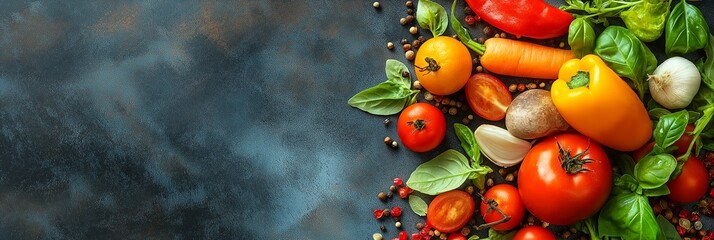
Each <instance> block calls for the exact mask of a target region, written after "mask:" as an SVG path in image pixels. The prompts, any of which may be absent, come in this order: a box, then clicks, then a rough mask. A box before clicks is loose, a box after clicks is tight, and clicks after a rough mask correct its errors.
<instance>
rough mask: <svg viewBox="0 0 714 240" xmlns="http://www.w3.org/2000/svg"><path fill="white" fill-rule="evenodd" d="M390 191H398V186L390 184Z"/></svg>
mask: <svg viewBox="0 0 714 240" xmlns="http://www.w3.org/2000/svg"><path fill="white" fill-rule="evenodd" d="M389 191H390V192H396V191H397V186H394V185H392V186H389Z"/></svg>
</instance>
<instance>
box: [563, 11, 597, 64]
mask: <svg viewBox="0 0 714 240" xmlns="http://www.w3.org/2000/svg"><path fill="white" fill-rule="evenodd" d="M568 44H569V45H570V49H571V50H572V51H573V54H575V56H576V57H578V58H582V57H583V56H585V55H588V54H591V53H593V50H594V49H595V29H593V26H592V25H590V22H588V21H587V20H585V19H584V18H576V19H575V20H573V21H572V22H570V27H569V28H568Z"/></svg>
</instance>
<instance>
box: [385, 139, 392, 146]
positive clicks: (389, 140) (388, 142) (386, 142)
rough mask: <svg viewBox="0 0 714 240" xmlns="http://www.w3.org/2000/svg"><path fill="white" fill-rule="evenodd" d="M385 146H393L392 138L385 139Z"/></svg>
mask: <svg viewBox="0 0 714 240" xmlns="http://www.w3.org/2000/svg"><path fill="white" fill-rule="evenodd" d="M384 144H387V146H391V145H392V138H390V137H385V138H384Z"/></svg>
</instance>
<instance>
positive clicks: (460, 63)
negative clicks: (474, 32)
mask: <svg viewBox="0 0 714 240" xmlns="http://www.w3.org/2000/svg"><path fill="white" fill-rule="evenodd" d="M427 58H428V59H432V60H433V63H436V65H438V66H439V67H438V69H436V70H434V71H432V70H429V69H427V67H428V66H430V63H429V61H428V60H427ZM472 68H473V60H472V59H471V53H469V50H468V49H467V48H466V46H464V44H463V43H461V41H459V40H456V39H455V38H452V37H447V36H439V37H434V38H430V39H429V40H426V42H424V43H423V44H422V45H421V46H420V47H419V51H417V53H416V57H415V58H414V74H415V75H416V77H417V80H419V82H420V83H421V85H422V86H423V87H424V89H426V90H427V91H429V92H431V93H433V94H436V95H450V94H453V93H456V92H458V91H459V90H461V88H463V87H464V84H466V81H467V80H468V79H469V76H471V69H472Z"/></svg>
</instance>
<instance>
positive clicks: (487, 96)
mask: <svg viewBox="0 0 714 240" xmlns="http://www.w3.org/2000/svg"><path fill="white" fill-rule="evenodd" d="M464 91H465V92H466V100H468V102H469V106H470V107H471V110H473V111H474V112H475V113H476V114H478V115H479V116H480V117H482V118H484V119H486V120H490V121H499V120H501V119H503V118H504V117H506V109H508V105H511V101H513V97H512V96H511V93H510V92H508V88H506V85H504V84H503V82H501V80H498V78H496V77H494V76H493V75H491V74H487V73H477V74H474V75H473V76H471V78H469V81H468V82H466V86H465V87H464Z"/></svg>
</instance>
